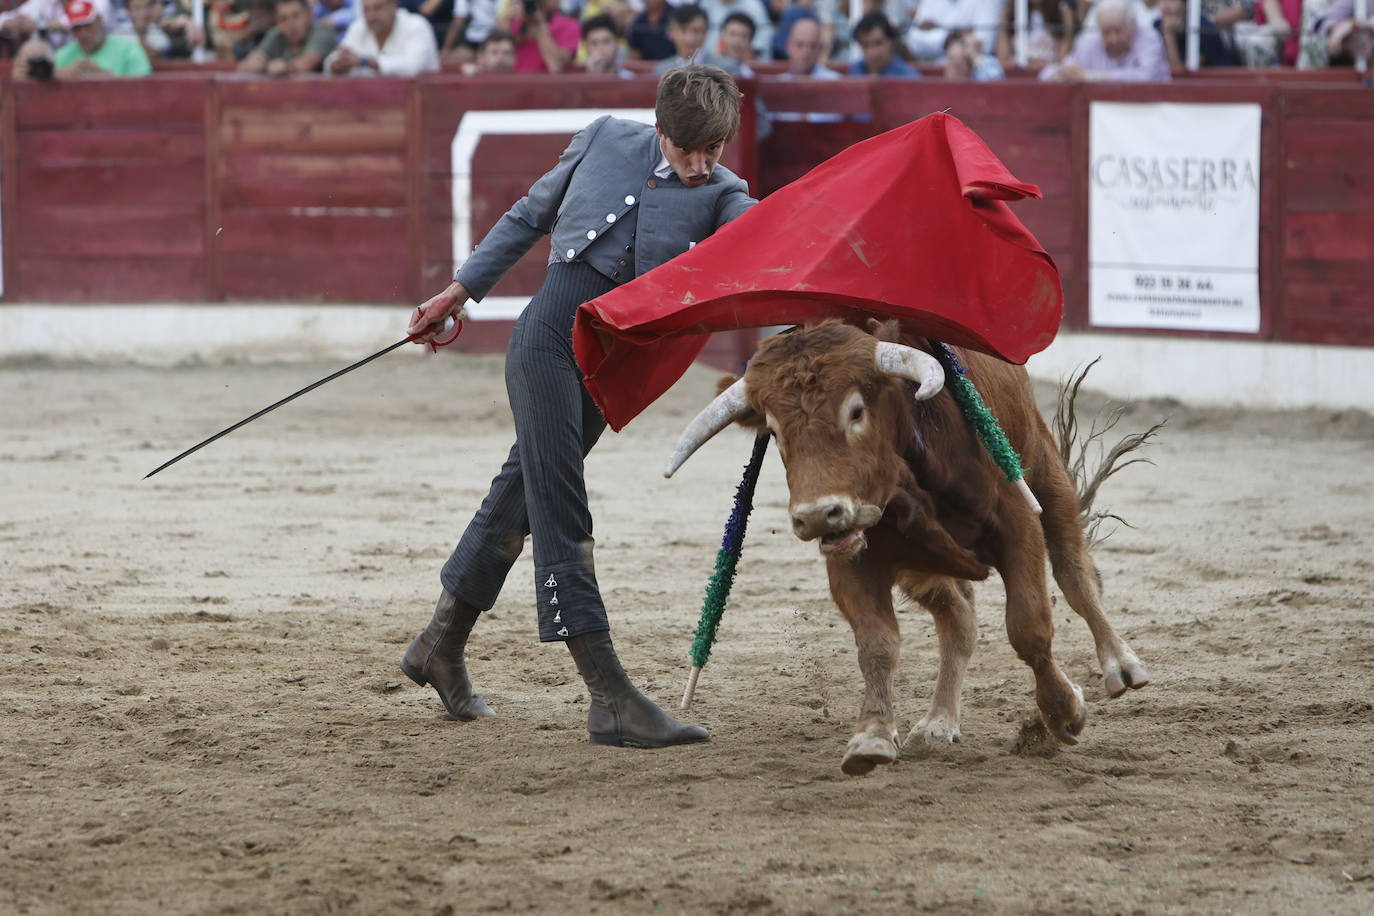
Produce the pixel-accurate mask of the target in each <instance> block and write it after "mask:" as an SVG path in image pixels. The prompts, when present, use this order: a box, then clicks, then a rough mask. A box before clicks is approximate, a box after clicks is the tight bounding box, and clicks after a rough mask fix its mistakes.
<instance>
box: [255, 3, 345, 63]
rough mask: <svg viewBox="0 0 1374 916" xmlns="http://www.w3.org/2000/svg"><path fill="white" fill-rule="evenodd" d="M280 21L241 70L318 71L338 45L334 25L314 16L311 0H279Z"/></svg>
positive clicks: (278, 12)
mask: <svg viewBox="0 0 1374 916" xmlns="http://www.w3.org/2000/svg"><path fill="white" fill-rule="evenodd" d="M276 13H277V24H276V26H275V27H274V28H273V29H272V30H271V31H270V32H268V33H267V35H266V37H264V38H263V40H262V42H261V43H260V44H259V45H258V46H257V48H255V49H254V50H253V53H251V54H249V55H248V56H247V57H245V58H244V59H243V60H242V61H241V62H240V63H239V72H240V73H265V74H266V75H268V76H291V75H293V74H296V73H318V72H319V71H320V69H321V68H322V67H323V65H324V59H325V58H326V57H328V56H329V52H330V51H333V50H334V45H335V44H336V40H335V36H334V27H333V26H332V25H330V24H329V23H328V22H325V21H315V20H313V19H311V11H310V2H309V0H277V4H276Z"/></svg>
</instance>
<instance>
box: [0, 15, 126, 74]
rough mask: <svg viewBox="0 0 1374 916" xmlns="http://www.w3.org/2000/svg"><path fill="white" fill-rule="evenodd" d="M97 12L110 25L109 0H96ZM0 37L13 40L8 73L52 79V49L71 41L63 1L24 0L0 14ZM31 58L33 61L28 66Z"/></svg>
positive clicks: (111, 24) (112, 18)
mask: <svg viewBox="0 0 1374 916" xmlns="http://www.w3.org/2000/svg"><path fill="white" fill-rule="evenodd" d="M95 7H96V12H97V14H98V15H99V16H100V18H101V20H102V21H103V22H104V23H105V25H106V26H107V27H111V28H112V27H113V25H114V21H115V19H114V14H113V12H112V10H111V8H110V5H109V0H95ZM0 36H3V37H4V38H6V39H8V40H9V41H11V42H13V43H14V45H15V47H16V48H17V49H18V50H17V51H16V52H15V54H14V62H13V65H12V67H11V74H12V76H13V78H14V79H18V80H25V79H29V78H30V66H33V67H34V68H36V69H34V70H33V72H32V78H35V79H51V78H52V72H53V65H52V60H53V50H54V49H55V48H59V47H61V46H62V45H63V44H64V43H65V42H67V41H70V40H71V33H70V26H69V24H68V22H67V13H66V10H65V8H64V7H63V3H62V0H25V2H24V3H21V4H20V5H19V6H17V7H15V8H14V9H11V10H7V11H6V12H4V13H0ZM30 61H35V62H36V63H34V64H32V65H30V63H29V62H30Z"/></svg>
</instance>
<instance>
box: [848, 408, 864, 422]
mask: <svg viewBox="0 0 1374 916" xmlns="http://www.w3.org/2000/svg"><path fill="white" fill-rule="evenodd" d="M863 418H864V405H862V404H855V405H854V409H853V410H851V411H850V412H849V422H850V423H858V422H859V421H860V420H862V419H863Z"/></svg>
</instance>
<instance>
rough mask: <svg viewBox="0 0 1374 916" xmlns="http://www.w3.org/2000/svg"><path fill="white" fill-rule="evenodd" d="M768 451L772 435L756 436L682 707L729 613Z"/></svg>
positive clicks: (709, 591)
mask: <svg viewBox="0 0 1374 916" xmlns="http://www.w3.org/2000/svg"><path fill="white" fill-rule="evenodd" d="M767 450H768V434H767V433H761V434H760V435H758V436H755V437H754V451H753V454H751V455H750V456H749V463H748V464H747V465H745V467H744V477H743V478H742V479H741V480H740V482H739V487H738V489H736V490H735V505H734V508H732V509H731V510H730V520H729V521H727V522H726V523H725V536H724V537H723V538H721V543H720V550H719V551H717V552H716V568H715V571H714V572H712V573H711V580H710V581H709V582H707V583H706V598H705V600H704V601H703V602H702V605H701V620H700V621H699V622H698V623H697V633H696V638H695V639H694V640H692V673H691V674H689V675H688V676H687V689H686V691H684V692H683V694H682V708H683V709H684V710H686V709H687V708H688V707H689V706H691V705H692V697H693V696H694V695H695V694H696V691H697V680H698V679H699V678H700V677H701V669H702V667H703V666H705V664H706V660H707V659H708V658H710V656H711V645H712V644H713V643H714V642H715V641H716V630H718V629H719V628H720V618H721V617H722V616H724V614H725V602H726V599H728V598H729V597H730V587H731V586H732V585H734V584H735V567H736V566H737V565H738V564H739V555H740V553H741V552H742V551H743V550H744V533H745V531H746V530H748V528H749V513H750V512H752V511H753V509H754V485H755V484H757V483H758V482H759V469H760V468H761V467H763V455H764V452H766V451H767Z"/></svg>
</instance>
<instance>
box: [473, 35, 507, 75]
mask: <svg viewBox="0 0 1374 916" xmlns="http://www.w3.org/2000/svg"><path fill="white" fill-rule="evenodd" d="M515 45H516V41H515V36H514V35H512V34H511V33H510V32H507V31H505V30H504V29H492V30H491V31H490V32H488V33H487V37H486V38H483V39H482V43H481V44H480V45H478V46H477V57H476V58H475V59H473V60H471V61H469V62H468V63H465V64H463V72H464V73H466V74H467V75H469V76H471V75H473V74H475V73H514V72H515Z"/></svg>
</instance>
